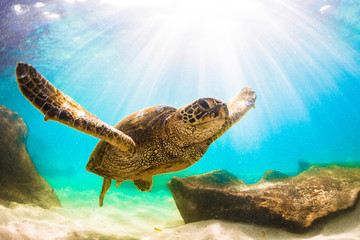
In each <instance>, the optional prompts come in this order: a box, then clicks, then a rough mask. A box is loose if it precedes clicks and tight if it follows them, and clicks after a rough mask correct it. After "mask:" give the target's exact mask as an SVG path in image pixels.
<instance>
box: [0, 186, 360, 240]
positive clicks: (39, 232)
mask: <svg viewBox="0 0 360 240" xmlns="http://www.w3.org/2000/svg"><path fill="white" fill-rule="evenodd" d="M130 193H131V192H130ZM58 195H59V196H61V199H62V204H63V208H51V209H42V208H38V207H32V206H28V205H23V204H15V203H13V204H11V207H10V208H5V207H3V206H0V239H2V240H7V239H9V240H13V239H34V240H35V239H36V240H41V239H109V240H111V239H169V240H170V239H214V240H215V239H225V240H226V239H360V207H359V206H358V207H357V208H356V209H355V211H353V212H350V213H347V214H345V215H342V216H339V217H337V218H335V219H333V220H330V221H329V222H328V223H326V224H325V225H324V226H323V227H321V228H318V229H314V230H313V231H311V232H310V233H307V234H293V233H289V232H286V231H283V230H278V229H274V228H270V227H259V226H255V225H251V224H244V223H231V222H225V221H219V220H210V221H202V222H198V223H192V224H187V225H184V223H183V221H182V219H181V216H180V215H179V213H178V211H177V209H176V206H175V203H174V201H173V199H172V197H171V196H170V195H169V193H168V192H165V191H161V192H157V193H151V192H150V193H140V194H136V195H131V194H129V192H114V193H111V194H109V196H107V198H106V202H105V205H104V207H103V208H99V207H97V197H98V196H97V192H95V191H87V192H72V191H71V190H69V189H62V190H59V191H58Z"/></svg>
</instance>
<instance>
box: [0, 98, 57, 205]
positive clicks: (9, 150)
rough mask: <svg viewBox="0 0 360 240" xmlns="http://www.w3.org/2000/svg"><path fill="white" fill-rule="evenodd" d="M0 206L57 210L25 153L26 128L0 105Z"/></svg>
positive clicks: (51, 196)
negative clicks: (22, 205)
mask: <svg viewBox="0 0 360 240" xmlns="http://www.w3.org/2000/svg"><path fill="white" fill-rule="evenodd" d="M0 136H1V137H0V203H2V204H5V205H9V204H10V203H11V202H18V203H26V204H32V205H36V206H40V207H43V208H48V207H51V206H58V207H60V206H61V205H60V202H59V200H58V198H57V196H56V194H55V193H54V191H53V189H52V188H51V186H50V185H49V183H48V182H47V181H46V180H45V179H44V178H42V177H41V176H40V175H39V174H38V172H37V171H36V169H35V167H34V164H33V162H32V160H31V158H30V156H29V154H28V152H27V151H26V146H25V140H26V137H27V127H26V124H25V122H24V121H23V119H22V118H21V117H20V115H19V114H17V113H15V112H13V111H11V110H10V109H8V108H6V107H4V106H1V105H0Z"/></svg>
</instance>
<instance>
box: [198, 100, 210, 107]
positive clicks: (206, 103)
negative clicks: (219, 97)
mask: <svg viewBox="0 0 360 240" xmlns="http://www.w3.org/2000/svg"><path fill="white" fill-rule="evenodd" d="M199 105H200V106H202V107H203V108H205V109H210V106H209V104H208V102H207V101H205V100H204V99H200V100H199Z"/></svg>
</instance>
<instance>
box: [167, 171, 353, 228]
mask: <svg viewBox="0 0 360 240" xmlns="http://www.w3.org/2000/svg"><path fill="white" fill-rule="evenodd" d="M219 174H220V175H223V176H222V177H221V176H219ZM212 175H214V176H216V178H218V179H221V178H224V179H225V180H227V179H229V177H227V176H233V175H232V174H230V173H228V172H226V171H225V170H221V172H219V171H214V172H210V173H206V174H202V175H197V176H191V177H185V178H179V177H173V178H172V179H171V181H170V182H169V183H168V187H169V189H170V191H171V193H172V195H173V197H174V200H175V202H176V206H177V208H178V209H179V211H180V214H181V216H182V217H183V219H184V221H185V223H190V222H196V221H201V220H208V219H223V220H230V221H240V222H248V223H255V224H260V225H270V226H276V227H280V228H284V229H286V230H288V231H292V232H305V231H307V230H309V229H311V228H312V227H313V226H315V225H317V224H319V223H321V222H323V220H326V219H328V218H329V217H333V216H336V215H337V214H340V213H342V212H344V211H347V210H350V209H353V208H354V207H355V205H356V203H357V202H358V200H359V196H360V195H359V191H360V169H359V168H343V167H337V166H332V167H327V168H317V167H311V168H310V169H309V170H308V171H305V172H303V173H301V174H299V175H298V176H296V177H288V178H284V179H283V180H281V181H276V182H269V181H260V182H259V183H257V184H252V185H247V184H244V183H243V182H241V181H239V180H237V179H234V178H231V181H225V182H224V183H220V185H218V184H217V183H216V182H214V181H213V182H211V183H209V182H208V181H207V179H211V178H212V177H211V176H212Z"/></svg>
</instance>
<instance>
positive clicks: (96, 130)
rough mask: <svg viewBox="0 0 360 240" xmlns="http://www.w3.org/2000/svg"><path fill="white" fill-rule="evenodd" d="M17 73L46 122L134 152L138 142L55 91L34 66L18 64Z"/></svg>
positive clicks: (28, 95)
mask: <svg viewBox="0 0 360 240" xmlns="http://www.w3.org/2000/svg"><path fill="white" fill-rule="evenodd" d="M15 72H16V80H17V82H18V85H19V88H20V91H21V92H22V94H23V95H24V96H25V97H26V98H27V99H28V100H29V101H30V102H31V103H32V104H33V105H34V106H35V107H36V108H37V109H39V110H40V112H41V113H43V114H44V115H45V119H44V120H45V121H47V120H53V121H57V122H60V123H62V124H65V125H67V126H69V127H72V128H75V129H76V130H79V131H81V132H84V133H86V134H89V135H91V136H94V137H96V138H99V139H103V140H105V141H106V142H108V143H110V144H112V145H114V146H116V147H119V148H120V149H121V150H122V151H124V152H126V153H127V154H133V153H134V152H135V142H134V141H133V140H132V138H131V137H129V136H128V135H126V134H125V133H123V132H121V131H119V130H117V129H115V128H114V127H112V126H110V125H108V124H106V123H104V122H103V121H101V120H100V119H98V118H97V117H96V116H95V115H93V114H91V113H89V112H87V111H86V110H85V109H84V108H83V107H82V106H81V105H80V104H78V103H77V102H75V101H74V100H73V99H71V98H70V97H69V96H67V95H65V94H64V93H62V92H61V91H59V90H58V89H56V88H55V87H54V86H53V85H52V84H51V83H50V82H49V81H47V80H46V79H45V78H44V77H43V76H42V75H41V74H40V73H38V72H37V71H36V69H35V68H34V67H33V66H31V65H29V64H26V63H18V64H17V66H16V71H15Z"/></svg>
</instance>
